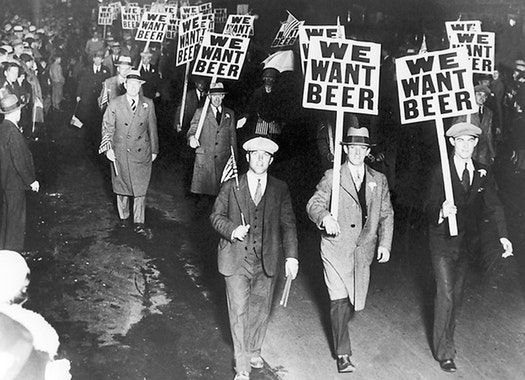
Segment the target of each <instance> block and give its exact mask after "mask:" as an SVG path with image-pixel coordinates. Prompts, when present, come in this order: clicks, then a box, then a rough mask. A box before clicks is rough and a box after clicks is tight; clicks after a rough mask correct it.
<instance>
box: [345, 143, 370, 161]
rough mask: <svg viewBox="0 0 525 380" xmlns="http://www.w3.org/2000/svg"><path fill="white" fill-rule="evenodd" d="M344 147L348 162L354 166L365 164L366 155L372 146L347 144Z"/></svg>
mask: <svg viewBox="0 0 525 380" xmlns="http://www.w3.org/2000/svg"><path fill="white" fill-rule="evenodd" d="M343 148H344V151H345V153H346V155H347V157H348V158H347V159H348V162H350V164H352V165H354V166H361V165H363V163H364V162H365V158H366V156H368V154H369V153H370V148H369V147H367V146H365V145H345V146H344V147H343Z"/></svg>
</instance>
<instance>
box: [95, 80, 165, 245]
mask: <svg viewBox="0 0 525 380" xmlns="http://www.w3.org/2000/svg"><path fill="white" fill-rule="evenodd" d="M143 83H144V81H143V80H142V78H141V76H140V73H139V72H138V70H130V71H129V72H128V74H127V76H126V82H125V83H124V85H125V87H126V90H127V92H126V94H124V95H121V96H118V97H116V98H115V99H114V100H112V101H111V102H110V103H109V106H108V108H107V109H106V112H105V113H104V118H103V121H102V141H101V144H100V148H99V153H105V154H106V157H107V158H108V160H110V161H111V162H113V164H112V165H111V183H112V185H113V192H114V193H115V194H116V195H117V209H118V213H119V218H120V221H119V226H120V227H126V226H127V225H128V224H129V222H130V221H129V218H130V205H129V203H130V198H131V197H132V198H133V223H134V231H135V232H136V233H137V234H139V235H142V236H144V237H147V238H151V232H150V231H149V229H147V228H146V227H145V225H144V221H145V211H146V192H147V190H148V186H149V181H150V177H151V167H152V162H153V161H155V159H156V158H157V154H158V153H159V141H158V135H157V118H156V116H155V105H154V104H153V101H152V100H151V99H149V98H146V97H144V96H142V95H141V94H140V88H141V86H142V84H143Z"/></svg>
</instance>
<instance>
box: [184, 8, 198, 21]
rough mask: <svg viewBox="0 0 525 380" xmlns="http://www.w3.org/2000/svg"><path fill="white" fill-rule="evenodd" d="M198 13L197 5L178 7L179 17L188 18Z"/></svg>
mask: <svg viewBox="0 0 525 380" xmlns="http://www.w3.org/2000/svg"><path fill="white" fill-rule="evenodd" d="M196 14H199V7H198V6H191V7H180V18H182V19H184V18H188V17H190V16H193V15H196Z"/></svg>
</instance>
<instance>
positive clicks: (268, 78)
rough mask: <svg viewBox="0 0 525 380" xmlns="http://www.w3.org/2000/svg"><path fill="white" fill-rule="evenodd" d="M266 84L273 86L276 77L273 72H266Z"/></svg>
mask: <svg viewBox="0 0 525 380" xmlns="http://www.w3.org/2000/svg"><path fill="white" fill-rule="evenodd" d="M262 80H263V83H264V85H265V86H269V87H272V86H273V85H274V83H275V77H274V76H273V75H271V74H264V75H263V77H262Z"/></svg>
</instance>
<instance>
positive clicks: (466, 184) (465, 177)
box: [461, 163, 470, 191]
mask: <svg viewBox="0 0 525 380" xmlns="http://www.w3.org/2000/svg"><path fill="white" fill-rule="evenodd" d="M461 185H462V186H463V188H464V189H465V191H469V189H470V173H469V171H468V169H467V163H465V169H463V174H462V175H461Z"/></svg>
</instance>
